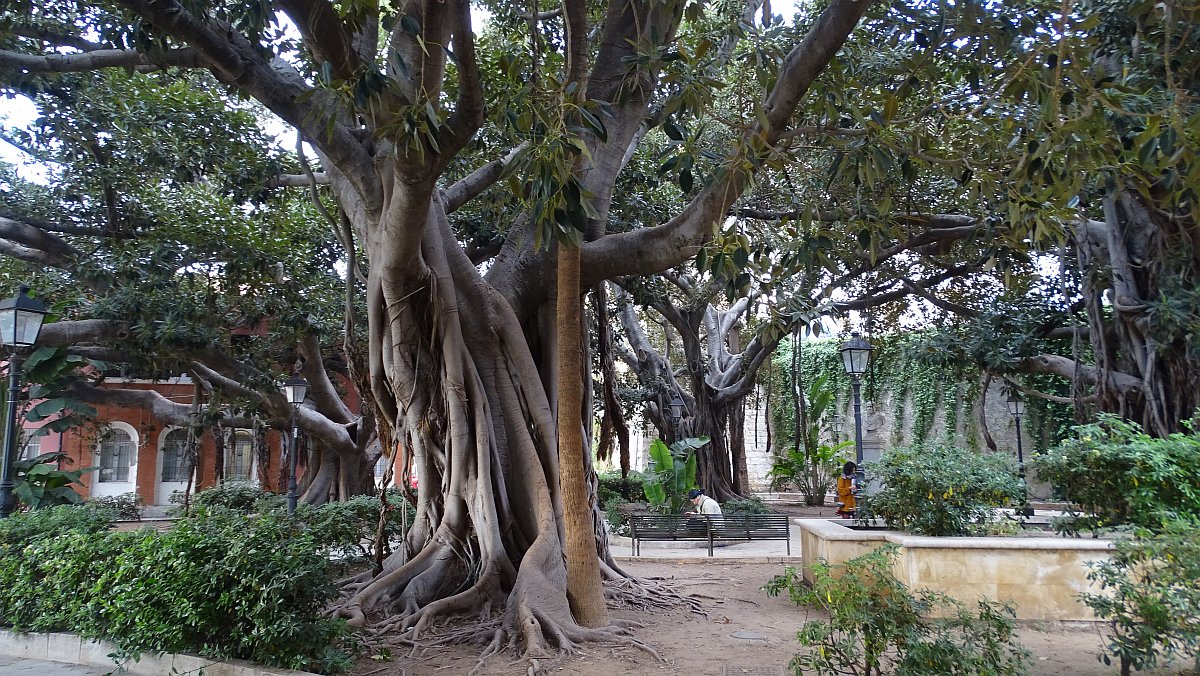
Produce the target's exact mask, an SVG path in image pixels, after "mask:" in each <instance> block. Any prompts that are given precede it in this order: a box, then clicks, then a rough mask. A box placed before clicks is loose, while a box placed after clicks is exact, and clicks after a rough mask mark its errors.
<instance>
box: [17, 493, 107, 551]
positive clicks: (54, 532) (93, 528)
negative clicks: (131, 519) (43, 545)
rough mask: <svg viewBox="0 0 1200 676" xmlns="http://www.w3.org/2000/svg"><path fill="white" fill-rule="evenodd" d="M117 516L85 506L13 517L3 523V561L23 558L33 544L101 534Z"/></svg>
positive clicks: (36, 511) (72, 506) (61, 507)
mask: <svg viewBox="0 0 1200 676" xmlns="http://www.w3.org/2000/svg"><path fill="white" fill-rule="evenodd" d="M115 519H116V515H115V514H113V513H112V512H110V511H108V510H103V509H95V508H92V507H87V506H85V505H59V506H57V507H47V508H46V509H37V510H34V511H32V512H23V513H17V514H13V515H12V516H11V517H9V518H7V519H4V520H2V521H0V557H8V556H20V555H21V550H23V549H24V548H25V547H27V546H28V545H29V544H30V543H31V542H33V541H35V540H39V539H43V538H54V537H59V536H62V535H67V534H70V533H81V534H84V535H86V534H89V533H101V532H103V531H106V530H108V529H109V528H111V527H112V524H113V521H114V520H115Z"/></svg>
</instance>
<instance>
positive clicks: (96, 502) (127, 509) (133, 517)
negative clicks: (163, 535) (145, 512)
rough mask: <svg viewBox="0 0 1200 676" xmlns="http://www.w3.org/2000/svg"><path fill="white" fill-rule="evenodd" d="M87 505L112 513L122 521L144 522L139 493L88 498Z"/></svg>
mask: <svg viewBox="0 0 1200 676" xmlns="http://www.w3.org/2000/svg"><path fill="white" fill-rule="evenodd" d="M87 504H88V505H91V506H92V507H95V508H96V509H101V510H107V511H109V512H112V513H113V514H115V515H116V516H117V518H118V519H120V520H121V521H141V520H142V508H143V507H144V505H143V504H142V498H141V497H139V496H138V494H137V493H122V494H120V495H102V496H100V497H94V498H88V499H87Z"/></svg>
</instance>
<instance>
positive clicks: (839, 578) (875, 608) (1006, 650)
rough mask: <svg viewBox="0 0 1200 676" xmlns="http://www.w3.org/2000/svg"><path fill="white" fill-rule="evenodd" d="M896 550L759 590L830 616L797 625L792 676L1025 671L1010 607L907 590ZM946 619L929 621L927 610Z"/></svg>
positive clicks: (784, 578)
mask: <svg viewBox="0 0 1200 676" xmlns="http://www.w3.org/2000/svg"><path fill="white" fill-rule="evenodd" d="M895 559H896V546H895V545H887V546H884V547H881V548H880V549H876V550H874V551H872V552H870V553H868V554H864V555H863V556H860V557H858V558H855V559H851V560H849V561H847V562H846V563H844V564H842V565H839V566H830V565H828V564H827V563H825V562H824V561H821V562H818V563H816V564H814V565H813V569H812V570H813V578H814V579H813V584H812V586H811V587H809V586H807V585H805V584H804V583H803V582H802V581H801V580H800V579H799V577H798V576H797V574H796V570H795V569H794V568H791V567H789V568H787V569H786V570H785V571H784V574H783V575H780V576H777V577H775V578H774V579H772V580H771V581H770V582H768V583H767V584H766V586H764V587H763V589H764V590H765V591H766V592H767V594H769V595H771V596H775V595H777V594H779V593H780V592H781V591H785V590H786V591H787V592H788V595H789V596H790V597H791V599H792V600H793V601H794V602H795V603H796V604H798V605H805V606H809V607H817V608H820V609H822V610H824V611H825V612H826V613H828V615H829V619H828V620H827V621H826V620H812V621H808V622H805V623H804V625H803V626H801V628H800V631H799V632H798V633H797V635H796V637H797V638H798V639H799V640H800V643H801V644H803V645H804V646H805V648H807V650H806V651H805V652H802V653H800V654H798V655H796V656H795V657H794V658H792V661H791V664H790V665H789V666H790V667H791V668H792V669H793V670H795V673H798V674H799V673H809V671H808V670H813V673H816V674H818V675H822V674H847V673H849V674H871V673H875V674H884V673H888V674H898V675H904V676H933V675H936V674H947V675H950V674H955V675H960V674H963V675H965V674H971V675H974V676H1009V675H1015V674H1024V673H1026V672H1027V670H1028V661H1029V653H1028V652H1027V651H1026V650H1025V649H1024V648H1022V647H1021V646H1020V645H1019V644H1017V643H1015V642H1014V640H1013V639H1014V636H1013V630H1014V622H1013V618H1014V617H1015V615H1016V614H1015V612H1014V611H1013V609H1012V607H1011V606H1008V605H1003V604H1000V603H997V602H995V601H988V600H981V601H979V602H978V611H977V612H971V611H970V610H969V609H968V608H967V607H966V606H965V605H963V604H962V603H961V602H959V601H957V600H955V599H953V598H951V597H949V596H945V595H944V594H936V593H933V592H929V591H920V592H916V593H913V592H910V591H909V589H908V587H907V586H905V585H904V583H902V582H900V581H899V580H897V579H896V577H895V575H893V574H892V565H893V564H894V563H895ZM935 610H936V611H939V614H941V615H942V616H943V617H944V619H928V615H929V614H930V613H932V612H933V611H935Z"/></svg>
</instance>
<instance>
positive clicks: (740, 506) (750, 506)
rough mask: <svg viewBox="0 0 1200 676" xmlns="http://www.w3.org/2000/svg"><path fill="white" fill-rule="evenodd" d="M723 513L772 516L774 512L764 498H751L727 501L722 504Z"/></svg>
mask: <svg viewBox="0 0 1200 676" xmlns="http://www.w3.org/2000/svg"><path fill="white" fill-rule="evenodd" d="M721 511H722V512H724V513H725V514H770V513H771V511H772V510H771V508H770V507H768V506H767V503H765V502H763V501H762V498H757V497H750V498H745V499H741V500H727V501H725V502H723V503H721Z"/></svg>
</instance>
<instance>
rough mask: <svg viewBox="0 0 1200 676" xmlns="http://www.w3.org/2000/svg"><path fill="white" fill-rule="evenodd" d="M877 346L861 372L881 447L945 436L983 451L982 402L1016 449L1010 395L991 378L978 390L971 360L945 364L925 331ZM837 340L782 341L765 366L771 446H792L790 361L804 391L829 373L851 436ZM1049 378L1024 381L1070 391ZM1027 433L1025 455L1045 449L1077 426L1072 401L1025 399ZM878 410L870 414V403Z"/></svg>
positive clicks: (868, 423) (1005, 444) (1000, 447)
mask: <svg viewBox="0 0 1200 676" xmlns="http://www.w3.org/2000/svg"><path fill="white" fill-rule="evenodd" d="M871 344H872V346H873V347H874V348H875V350H874V352H873V353H872V356H871V365H870V370H869V371H868V373H867V374H866V375H865V376H864V377H863V384H862V398H863V404H864V427H865V428H874V430H873V432H874V434H875V435H876V437H877V438H878V440H879V442H880V443H881V444H882V446H883V447H884V448H890V447H893V446H900V445H907V444H911V443H921V442H925V441H931V440H934V439H945V440H948V441H951V442H952V443H954V444H956V445H959V446H963V447H966V448H972V449H976V450H983V449H984V448H985V443H984V440H983V434H982V431H981V429H980V423H979V420H980V407H981V405H982V406H984V407H985V408H984V411H983V414H984V415H985V416H986V418H987V421H988V422H987V425H988V431H989V432H990V434H991V436H992V438H993V440H994V441H995V443H996V445H997V451H1009V450H1011V452H1013V453H1014V454H1015V447H1016V437H1015V432H1016V430H1015V425H1013V421H1012V419H1011V417H1010V416H1009V415H1008V412H1007V409H1006V406H1005V399H1006V396H1007V393H1006V392H1005V391H1004V390H1003V388H1002V387H1001V385H1000V383H999V382H998V381H995V380H993V381H992V384H991V386H990V387H989V389H988V392H987V396H986V397H983V396H981V387H982V384H983V378H982V373H981V372H980V370H979V369H978V368H977V367H975V366H974V365H969V364H949V365H948V364H945V363H944V361H945V360H944V359H941V358H940V357H942V355H938V354H934V353H932V352H931V350H932V348H931V347H930V346H929V345H928V344H927V343H926V341H925V340H924V334H923V333H922V332H912V333H903V334H890V335H885V336H882V337H873V338H872V339H871ZM840 345H841V340H840V339H835V338H817V339H804V340H801V341H800V342H799V351H798V353H796V354H793V350H794V349H795V344H794V341H785V342H783V343H781V344H780V346H779V348H778V349H777V350H776V352H775V355H774V356H773V360H772V364H771V366H770V368H768V369H764V370H763V376H762V381H763V385H764V386H765V387H766V388H768V389H769V390H770V396H769V397H766V399H768V400H769V402H770V405H769V407H768V408H769V416H770V420H771V423H772V443H771V445H772V447H773V448H772V450H773V451H776V452H778V451H779V450H781V449H786V448H788V447H790V445H791V443H792V434H793V432H792V430H793V426H794V413H793V404H792V378H791V372H792V368H793V364H795V365H796V367H797V368H798V374H799V379H800V389H801V390H803V389H804V388H805V387H806V386H807V384H808V383H811V382H812V380H813V379H815V378H817V377H819V376H821V375H827V376H828V377H829V380H830V383H831V385H832V386H833V387H834V389H835V391H836V392H837V400H838V404H837V406H836V409H837V411H838V412H839V413H841V414H842V415H843V416H844V420H845V423H844V427H843V431H842V433H841V438H842V439H849V438H853V434H854V423H853V409H852V407H851V385H850V378H849V376H847V375H846V373H845V369H844V368H843V367H842V358H841V354H840V353H839V352H838V347H839V346H840ZM1055 380H1057V379H1055V378H1053V377H1051V376H1042V377H1040V378H1038V379H1036V380H1035V379H1029V380H1028V381H1027V382H1026V385H1029V386H1032V387H1035V388H1037V389H1038V390H1040V391H1044V392H1049V393H1052V394H1063V395H1069V386H1068V385H1067V384H1066V383H1065V381H1063V382H1054V381H1055ZM1026 402H1027V403H1026V415H1025V417H1024V418H1023V419H1022V421H1021V422H1022V430H1021V431H1022V439H1023V440H1024V441H1023V443H1024V448H1025V451H1026V453H1032V452H1036V451H1039V450H1044V449H1046V448H1049V447H1050V446H1053V445H1054V444H1056V443H1058V441H1059V440H1061V439H1062V438H1063V437H1064V436H1065V434H1066V432H1067V429H1068V428H1069V427H1070V425H1071V424H1073V422H1074V420H1073V410H1072V407H1071V406H1070V405H1068V404H1062V403H1056V402H1049V401H1046V400H1043V399H1037V398H1033V397H1026ZM872 407H873V408H874V413H873V415H872V412H871V408H872ZM829 423H830V421H829V420H825V421H822V425H823V435H824V436H826V437H830V438H831V436H832V430H831V429H829Z"/></svg>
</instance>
